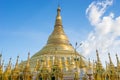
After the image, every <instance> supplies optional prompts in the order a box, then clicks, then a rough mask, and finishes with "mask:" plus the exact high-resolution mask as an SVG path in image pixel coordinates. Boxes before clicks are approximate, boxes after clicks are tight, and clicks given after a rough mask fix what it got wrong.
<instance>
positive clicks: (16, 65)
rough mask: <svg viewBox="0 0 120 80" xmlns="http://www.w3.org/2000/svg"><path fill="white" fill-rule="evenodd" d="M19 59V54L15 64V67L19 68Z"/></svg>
mask: <svg viewBox="0 0 120 80" xmlns="http://www.w3.org/2000/svg"><path fill="white" fill-rule="evenodd" d="M18 59H19V56H17V60H16V64H15V68H18Z"/></svg>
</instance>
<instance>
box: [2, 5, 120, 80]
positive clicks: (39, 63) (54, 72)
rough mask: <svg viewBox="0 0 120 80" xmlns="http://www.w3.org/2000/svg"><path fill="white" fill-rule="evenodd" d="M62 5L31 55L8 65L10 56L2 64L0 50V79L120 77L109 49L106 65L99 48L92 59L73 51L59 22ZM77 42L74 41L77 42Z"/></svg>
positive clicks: (119, 66)
mask: <svg viewBox="0 0 120 80" xmlns="http://www.w3.org/2000/svg"><path fill="white" fill-rule="evenodd" d="M60 12H61V9H60V7H58V8H57V16H56V20H55V25H54V30H53V32H52V34H51V35H50V36H49V38H48V41H47V44H46V45H45V46H44V47H43V48H42V49H41V50H40V51H38V52H37V53H35V54H34V55H33V56H32V57H30V52H29V53H28V58H27V60H26V61H23V62H20V63H18V59H19V56H18V57H17V60H16V64H15V66H14V67H13V68H12V67H11V58H10V60H9V63H8V65H7V67H6V68H4V67H3V63H4V61H2V55H1V54H0V80H120V61H119V58H118V55H116V59H117V66H115V65H114V64H113V62H112V59H111V56H110V53H109V54H108V57H109V64H108V63H106V69H104V67H103V66H102V63H101V61H100V58H99V53H98V50H96V55H97V56H96V57H97V59H96V61H93V63H92V62H91V61H90V59H89V61H87V60H85V58H84V57H83V56H82V55H80V54H79V53H78V52H77V51H76V49H77V48H76V47H75V48H74V47H73V46H72V45H71V44H70V42H69V39H68V38H67V36H66V34H65V32H64V30H63V25H62V18H61V15H60ZM76 46H77V43H76Z"/></svg>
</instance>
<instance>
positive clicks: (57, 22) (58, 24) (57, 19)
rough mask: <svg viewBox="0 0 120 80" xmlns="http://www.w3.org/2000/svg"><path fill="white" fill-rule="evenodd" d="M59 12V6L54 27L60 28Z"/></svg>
mask: <svg viewBox="0 0 120 80" xmlns="http://www.w3.org/2000/svg"><path fill="white" fill-rule="evenodd" d="M60 11H61V9H60V6H58V8H57V16H56V22H55V27H56V26H62V19H61V16H60Z"/></svg>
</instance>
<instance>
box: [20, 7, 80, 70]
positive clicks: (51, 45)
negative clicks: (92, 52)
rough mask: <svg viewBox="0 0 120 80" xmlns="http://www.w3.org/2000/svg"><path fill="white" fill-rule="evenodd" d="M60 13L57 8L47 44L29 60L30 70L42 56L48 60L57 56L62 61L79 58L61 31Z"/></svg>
mask: <svg viewBox="0 0 120 80" xmlns="http://www.w3.org/2000/svg"><path fill="white" fill-rule="evenodd" d="M60 11H61V9H60V7H58V9H57V16H56V20H55V26H54V30H53V32H52V34H51V35H50V36H49V38H48V41H47V44H46V45H45V46H44V47H43V48H42V49H41V50H40V51H38V52H37V53H36V54H34V55H33V56H32V57H31V58H30V66H31V69H32V68H34V65H35V62H36V60H37V59H41V58H42V57H43V56H46V57H47V58H49V59H52V58H53V57H54V56H59V58H62V59H70V58H71V57H72V56H74V55H76V56H79V57H80V56H81V55H80V54H79V53H78V52H77V51H75V49H74V47H73V46H72V45H71V44H70V42H69V39H68V37H67V36H66V34H65V32H64V30H63V25H62V18H61V15H60ZM21 64H23V65H24V64H26V63H25V62H22V63H21Z"/></svg>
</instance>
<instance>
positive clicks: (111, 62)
mask: <svg viewBox="0 0 120 80" xmlns="http://www.w3.org/2000/svg"><path fill="white" fill-rule="evenodd" d="M108 56H109V61H110V64H113V63H112V59H111V57H110V53H108Z"/></svg>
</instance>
